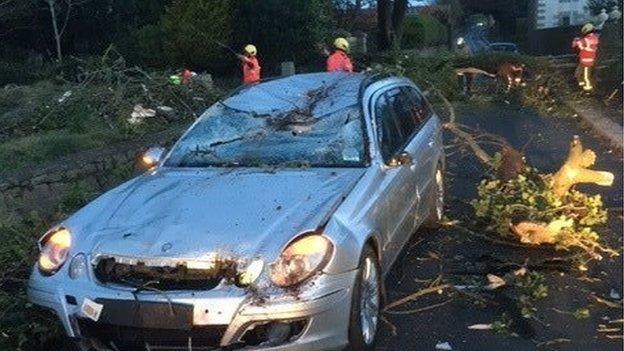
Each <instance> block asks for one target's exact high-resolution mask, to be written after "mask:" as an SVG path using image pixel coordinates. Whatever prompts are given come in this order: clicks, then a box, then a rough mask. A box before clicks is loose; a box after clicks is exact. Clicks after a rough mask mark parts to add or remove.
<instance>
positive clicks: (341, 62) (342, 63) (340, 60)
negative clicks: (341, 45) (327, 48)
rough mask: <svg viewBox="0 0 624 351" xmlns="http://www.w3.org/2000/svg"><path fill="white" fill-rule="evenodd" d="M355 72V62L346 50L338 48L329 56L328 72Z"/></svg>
mask: <svg viewBox="0 0 624 351" xmlns="http://www.w3.org/2000/svg"><path fill="white" fill-rule="evenodd" d="M336 71H343V72H353V64H351V59H349V56H347V54H346V53H344V51H341V50H336V51H334V53H333V54H331V55H329V57H328V58H327V72H336Z"/></svg>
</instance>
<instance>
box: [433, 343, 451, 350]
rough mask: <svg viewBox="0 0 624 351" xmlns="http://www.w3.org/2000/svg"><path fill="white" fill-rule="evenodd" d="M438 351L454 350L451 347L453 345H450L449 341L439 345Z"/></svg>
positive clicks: (437, 346) (437, 345)
mask: <svg viewBox="0 0 624 351" xmlns="http://www.w3.org/2000/svg"><path fill="white" fill-rule="evenodd" d="M436 350H453V348H452V347H451V344H449V343H448V341H445V342H439V343H437V344H436Z"/></svg>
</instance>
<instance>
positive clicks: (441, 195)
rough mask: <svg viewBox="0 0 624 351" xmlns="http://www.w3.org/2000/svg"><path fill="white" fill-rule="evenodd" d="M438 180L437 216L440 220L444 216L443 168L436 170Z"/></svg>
mask: <svg viewBox="0 0 624 351" xmlns="http://www.w3.org/2000/svg"><path fill="white" fill-rule="evenodd" d="M435 180H436V188H437V190H438V191H437V196H436V205H435V211H436V217H437V219H438V220H439V221H440V220H442V217H443V216H444V176H443V175H442V171H441V170H439V169H438V170H437V171H436V175H435Z"/></svg>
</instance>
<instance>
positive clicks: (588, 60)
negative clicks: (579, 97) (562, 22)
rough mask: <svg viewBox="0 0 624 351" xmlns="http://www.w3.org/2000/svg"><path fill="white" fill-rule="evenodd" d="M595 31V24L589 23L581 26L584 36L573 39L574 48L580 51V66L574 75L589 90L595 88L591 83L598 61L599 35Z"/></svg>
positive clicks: (580, 84)
mask: <svg viewBox="0 0 624 351" xmlns="http://www.w3.org/2000/svg"><path fill="white" fill-rule="evenodd" d="M594 31H595V28H594V25H593V24H591V23H587V24H585V25H584V26H583V27H582V28H581V34H582V35H583V37H582V38H574V40H573V41H572V48H574V49H576V50H577V52H578V66H577V67H576V72H575V73H574V75H575V76H576V80H577V81H578V84H579V86H580V87H582V88H583V90H584V91H587V92H589V91H592V90H593V89H594V87H593V86H592V83H591V69H592V67H594V63H595V61H596V51H597V50H598V44H599V41H598V36H597V35H596V34H595V33H594Z"/></svg>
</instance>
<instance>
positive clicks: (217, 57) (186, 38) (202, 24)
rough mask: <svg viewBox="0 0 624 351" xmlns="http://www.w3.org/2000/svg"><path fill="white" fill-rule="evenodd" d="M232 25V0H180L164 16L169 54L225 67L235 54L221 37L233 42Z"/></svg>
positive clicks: (183, 61) (211, 66)
mask: <svg viewBox="0 0 624 351" xmlns="http://www.w3.org/2000/svg"><path fill="white" fill-rule="evenodd" d="M231 25H232V16H231V4H230V1H229V0H176V1H174V2H173V4H172V5H171V6H170V7H168V8H167V11H166V13H165V15H164V17H163V20H162V27H163V32H164V38H165V45H164V47H165V55H166V56H167V57H168V58H169V61H171V62H172V63H176V64H179V65H181V64H187V65H190V66H192V67H199V68H205V69H209V70H213V71H215V70H216V71H220V70H223V68H224V67H225V64H227V61H226V60H224V59H223V58H224V57H227V56H226V55H231V54H230V53H227V52H226V51H224V49H223V48H222V47H220V46H219V45H218V44H217V41H218V42H222V43H224V44H229V43H230V41H231V38H232V26H231Z"/></svg>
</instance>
